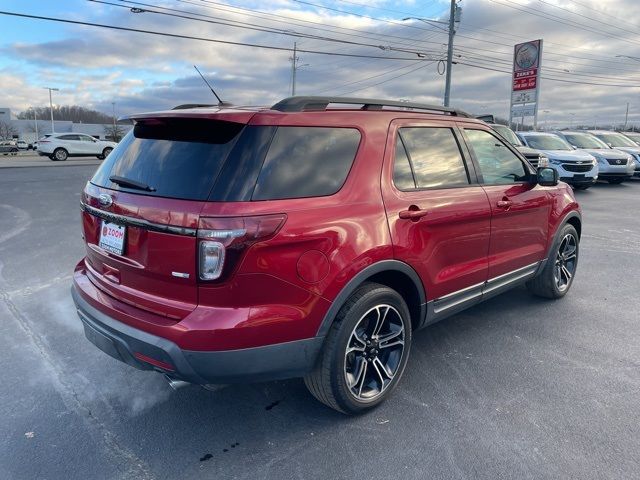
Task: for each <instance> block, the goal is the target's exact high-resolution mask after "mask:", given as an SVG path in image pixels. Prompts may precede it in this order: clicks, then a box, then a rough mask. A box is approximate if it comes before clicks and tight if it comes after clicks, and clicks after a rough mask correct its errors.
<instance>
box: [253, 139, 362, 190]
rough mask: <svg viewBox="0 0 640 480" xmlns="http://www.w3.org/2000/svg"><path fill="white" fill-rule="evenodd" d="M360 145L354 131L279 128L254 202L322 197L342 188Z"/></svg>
mask: <svg viewBox="0 0 640 480" xmlns="http://www.w3.org/2000/svg"><path fill="white" fill-rule="evenodd" d="M359 143H360V132H358V130H356V129H353V128H327V127H279V128H278V129H277V131H276V133H275V135H274V137H273V140H272V142H271V146H270V147H269V151H268V153H267V156H266V158H265V160H264V164H263V165H262V170H261V171H260V174H259V175H258V180H257V183H256V186H255V190H254V191H253V196H252V200H273V199H284V198H303V197H319V196H325V195H332V194H334V193H336V192H337V191H338V190H340V188H341V187H342V184H343V183H344V182H345V180H346V178H347V174H348V173H349V170H350V169H351V165H352V164H353V160H354V158H355V155H356V151H357V150H358V145H359Z"/></svg>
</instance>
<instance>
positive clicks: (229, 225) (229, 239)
mask: <svg viewBox="0 0 640 480" xmlns="http://www.w3.org/2000/svg"><path fill="white" fill-rule="evenodd" d="M286 218H287V217H286V215H284V214H276V215H256V216H251V217H203V218H200V222H199V224H198V242H199V245H198V270H199V273H198V275H199V277H200V280H207V281H210V280H218V279H220V278H223V277H225V276H226V274H228V273H230V272H231V271H233V269H234V268H235V266H236V265H237V263H238V260H239V259H240V258H241V256H242V253H243V252H244V251H246V250H247V249H248V248H249V247H250V246H251V245H253V244H254V243H256V242H260V241H262V240H267V239H268V238H271V237H273V236H274V235H275V234H276V233H278V230H280V228H282V225H284V222H285V220H286Z"/></svg>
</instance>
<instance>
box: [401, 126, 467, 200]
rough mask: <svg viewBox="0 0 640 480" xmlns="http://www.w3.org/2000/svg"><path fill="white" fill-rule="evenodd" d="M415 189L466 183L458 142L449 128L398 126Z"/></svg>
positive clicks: (465, 172) (465, 173)
mask: <svg viewBox="0 0 640 480" xmlns="http://www.w3.org/2000/svg"><path fill="white" fill-rule="evenodd" d="M399 132H400V137H401V138H402V142H403V143H404V145H405V147H406V149H407V153H408V155H409V161H410V162H411V164H412V166H413V173H414V176H415V184H416V187H417V188H439V187H440V188H442V187H456V186H462V185H468V184H469V177H468V176H467V171H466V169H465V166H464V162H463V160H462V155H461V154H460V148H459V146H458V142H457V141H456V138H455V136H454V134H453V131H452V130H451V129H450V128H431V127H428V128H423V127H416V128H413V127H412V128H401V129H400V130H399Z"/></svg>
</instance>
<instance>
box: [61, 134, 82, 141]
mask: <svg viewBox="0 0 640 480" xmlns="http://www.w3.org/2000/svg"><path fill="white" fill-rule="evenodd" d="M58 138H59V139H60V140H78V136H77V135H60V136H59V137H58Z"/></svg>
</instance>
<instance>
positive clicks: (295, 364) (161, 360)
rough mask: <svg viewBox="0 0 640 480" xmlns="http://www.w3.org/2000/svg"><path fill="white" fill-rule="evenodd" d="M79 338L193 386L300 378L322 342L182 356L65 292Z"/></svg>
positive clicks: (182, 352) (159, 339)
mask: <svg viewBox="0 0 640 480" xmlns="http://www.w3.org/2000/svg"><path fill="white" fill-rule="evenodd" d="M71 295H72V297H73V300H74V302H75V304H76V309H77V312H78V316H79V317H80V320H81V321H82V323H83V325H84V331H85V336H86V337H87V339H88V340H89V341H90V342H91V343H93V344H94V345H95V346H96V347H98V348H99V349H100V350H102V351H103V352H104V353H106V354H108V355H110V356H111V357H113V358H115V359H117V360H120V361H121V362H124V363H126V364H128V365H131V366H132V367H135V368H138V369H141V370H156V371H158V372H162V373H165V374H167V375H169V376H170V377H172V378H175V379H178V380H184V381H187V382H191V383H196V384H210V383H248V382H261V381H268V380H276V379H283V378H293V377H301V376H304V375H306V374H307V373H308V372H309V371H310V370H311V369H312V368H313V365H314V363H315V360H316V358H317V356H318V353H319V352H320V349H321V348H322V343H323V340H324V337H314V338H308V339H304V340H297V341H292V342H286V343H279V344H273V345H266V346H262V347H254V348H245V349H239V350H223V351H190V350H182V349H181V348H180V347H178V346H177V345H176V344H175V343H173V342H171V341H170V340H167V339H165V338H162V337H158V336H156V335H152V334H150V333H147V332H144V331H142V330H139V329H136V328H133V327H131V326H129V325H126V324H124V323H122V322H120V321H118V320H116V319H114V318H111V317H109V316H108V315H106V314H104V313H102V312H100V311H99V310H97V309H96V308H94V307H93V306H92V305H90V304H89V303H88V302H87V301H86V300H84V299H83V298H82V296H81V294H80V293H79V292H78V290H77V287H76V286H75V285H74V286H72V287H71Z"/></svg>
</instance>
